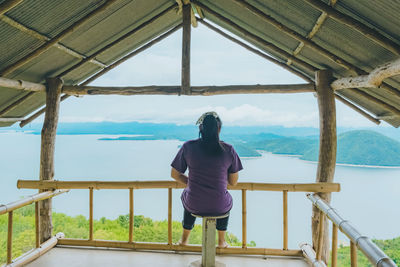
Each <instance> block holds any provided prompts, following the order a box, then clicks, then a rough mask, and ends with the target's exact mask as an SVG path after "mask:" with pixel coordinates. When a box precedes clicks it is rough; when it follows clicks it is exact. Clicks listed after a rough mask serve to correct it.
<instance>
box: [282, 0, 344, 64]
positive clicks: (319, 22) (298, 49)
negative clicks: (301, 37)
mask: <svg viewBox="0 0 400 267" xmlns="http://www.w3.org/2000/svg"><path fill="white" fill-rule="evenodd" d="M336 2H337V0H331V1H330V3H329V4H330V5H331V6H332V7H333V6H335V4H336ZM327 18H328V14H326V13H325V12H322V14H321V15H320V16H319V17H318V19H317V21H316V22H315V24H314V26H313V28H312V29H311V31H310V32H309V33H308V34H307V36H306V38H307V39H310V40H311V39H312V38H313V37H314V36H315V35H316V34H317V32H318V31H319V29H321V27H322V25H323V24H324V22H325V20H326V19H327ZM303 47H304V43H303V42H300V43H299V45H298V46H297V47H296V49H295V50H294V51H293V55H295V56H297V55H298V54H300V52H301V50H303ZM287 63H288V65H290V64H292V61H291V60H288V62H287Z"/></svg>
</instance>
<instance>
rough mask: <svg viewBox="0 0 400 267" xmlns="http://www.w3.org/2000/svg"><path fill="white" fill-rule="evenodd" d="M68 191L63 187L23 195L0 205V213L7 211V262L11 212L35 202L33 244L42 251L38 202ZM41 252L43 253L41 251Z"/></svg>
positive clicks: (11, 226) (10, 250)
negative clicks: (27, 195)
mask: <svg viewBox="0 0 400 267" xmlns="http://www.w3.org/2000/svg"><path fill="white" fill-rule="evenodd" d="M68 191H69V190H65V189H63V190H55V191H46V192H43V193H39V194H35V195H32V196H29V197H25V198H23V199H21V200H17V201H15V202H11V203H9V204H6V205H0V215H2V214H6V213H8V232H7V264H11V263H12V234H13V212H14V210H16V209H19V208H22V207H25V206H27V205H30V204H32V203H35V246H36V249H37V250H38V251H39V250H41V251H42V250H43V249H41V244H40V239H39V227H40V223H39V212H40V209H39V205H38V203H39V201H41V200H45V199H49V198H52V197H55V196H57V195H60V194H62V193H66V192H68ZM53 247H54V246H53ZM28 253H37V252H34V251H29V252H28ZM28 253H26V254H28ZM39 254H40V253H39ZM42 254H43V252H42ZM24 255H25V254H24Z"/></svg>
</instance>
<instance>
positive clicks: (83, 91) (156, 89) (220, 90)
mask: <svg viewBox="0 0 400 267" xmlns="http://www.w3.org/2000/svg"><path fill="white" fill-rule="evenodd" d="M180 89H181V87H180V86H173V85H172V86H156V85H153V86H139V87H100V86H73V85H65V86H64V87H63V93H65V94H68V95H177V94H179V93H180ZM191 92H192V95H208V96H209V95H222V94H267V93H306V92H315V89H314V84H312V83H311V84H309V83H307V84H272V85H260V84H258V85H227V86H193V87H191Z"/></svg>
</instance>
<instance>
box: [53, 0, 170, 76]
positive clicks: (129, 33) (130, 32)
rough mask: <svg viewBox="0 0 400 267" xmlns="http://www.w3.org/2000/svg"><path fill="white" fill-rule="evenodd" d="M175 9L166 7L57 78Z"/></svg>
mask: <svg viewBox="0 0 400 267" xmlns="http://www.w3.org/2000/svg"><path fill="white" fill-rule="evenodd" d="M175 7H176V5H172V6H170V7H168V8H167V9H165V10H163V11H162V12H160V13H159V14H157V15H155V16H154V17H151V18H150V19H148V20H147V21H145V22H143V23H142V24H140V25H139V26H137V27H135V28H134V29H132V30H130V31H129V32H127V33H125V34H124V35H122V36H121V37H119V38H118V39H116V40H114V41H112V42H111V43H109V44H107V45H106V46H104V47H102V48H101V49H99V50H97V51H96V52H94V53H93V54H91V55H90V56H88V57H86V58H85V59H82V60H81V61H80V62H78V63H77V64H75V65H73V66H71V67H70V68H68V69H67V70H65V71H63V72H62V73H60V74H58V75H57V76H59V77H64V76H65V75H67V74H68V73H70V72H71V71H73V70H76V69H77V68H79V67H80V66H82V65H83V64H85V63H87V62H89V61H91V60H93V59H95V58H96V57H97V56H99V55H101V54H102V53H104V52H105V51H107V50H108V49H110V48H112V47H113V46H115V45H117V44H119V43H120V42H122V41H124V40H125V39H127V38H128V37H130V36H132V35H133V34H135V33H137V32H138V31H140V30H143V29H144V28H146V27H148V26H149V25H151V24H152V23H154V22H155V21H157V20H158V19H159V18H160V17H162V16H164V15H165V14H167V13H168V12H170V11H172V10H173V9H174V8H175Z"/></svg>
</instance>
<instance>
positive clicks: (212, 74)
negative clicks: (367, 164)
mask: <svg viewBox="0 0 400 267" xmlns="http://www.w3.org/2000/svg"><path fill="white" fill-rule="evenodd" d="M181 38H182V31H181V30H180V31H177V32H176V33H174V34H173V35H171V36H169V37H168V38H167V39H165V40H163V41H162V42H160V43H158V44H156V45H154V46H153V47H151V48H149V49H147V50H146V51H144V52H142V53H141V54H139V55H137V56H135V57H133V58H131V59H130V60H128V61H127V62H125V63H123V64H121V65H120V66H119V67H117V68H115V69H113V70H112V71H110V72H108V73H107V74H106V75H104V76H102V77H100V78H98V79H97V80H96V81H94V82H93V83H92V85H97V86H140V85H179V84H180V81H181V78H180V77H181V76H180V75H181V42H182V41H181V40H182V39H181ZM304 82H305V81H303V80H302V79H301V78H298V77H297V76H294V75H293V74H291V73H289V72H288V71H286V70H284V69H282V68H280V67H279V66H276V65H274V64H273V63H270V62H268V61H267V60H265V59H263V58H261V57H260V56H258V55H255V54H253V53H251V52H249V51H248V50H246V49H244V48H242V47H240V46H238V45H237V44H235V43H232V42H231V41H229V40H227V39H225V38H224V37H222V36H220V35H218V34H217V33H215V32H213V31H211V30H209V29H208V28H205V27H204V26H203V25H199V26H198V27H197V28H192V43H191V84H192V85H193V86H195V85H233V84H293V83H304ZM336 108H337V124H338V126H339V127H374V126H375V125H374V124H373V123H371V122H370V121H368V120H367V119H365V118H364V117H362V116H361V115H359V114H358V113H357V112H355V111H353V110H352V109H349V108H348V107H346V106H345V105H343V104H342V103H340V102H336ZM206 111H216V112H217V113H218V114H219V115H220V117H221V118H222V121H223V123H224V124H225V125H238V126H249V125H264V126H268V125H283V126H286V127H300V126H301V127H304V126H306V127H318V124H319V122H318V104H317V99H316V97H315V96H314V94H312V93H301V94H256V95H255V94H253V95H243V94H242V95H220V96H84V97H79V98H76V97H70V98H69V99H68V100H66V101H64V102H63V103H62V105H61V109H60V122H88V121H90V122H93V121H94V122H100V121H118V122H126V121H142V122H159V123H163V122H168V123H176V124H192V123H195V122H196V120H197V118H198V117H199V116H200V115H201V114H202V113H204V112H206Z"/></svg>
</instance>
